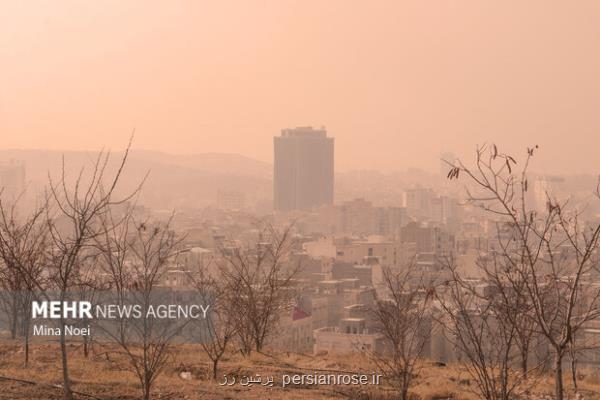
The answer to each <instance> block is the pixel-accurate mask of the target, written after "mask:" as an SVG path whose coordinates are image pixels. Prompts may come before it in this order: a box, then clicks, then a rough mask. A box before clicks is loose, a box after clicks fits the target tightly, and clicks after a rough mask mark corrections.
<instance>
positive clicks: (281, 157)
mask: <svg viewBox="0 0 600 400" xmlns="http://www.w3.org/2000/svg"><path fill="white" fill-rule="evenodd" d="M273 142H274V149H275V171H274V177H273V189H274V191H273V192H274V206H275V209H276V210H279V211H289V210H296V209H307V208H312V207H316V206H320V205H324V204H333V138H331V137H327V131H326V130H325V129H313V128H312V127H300V128H294V129H283V130H282V131H281V136H276V137H274V138H273Z"/></svg>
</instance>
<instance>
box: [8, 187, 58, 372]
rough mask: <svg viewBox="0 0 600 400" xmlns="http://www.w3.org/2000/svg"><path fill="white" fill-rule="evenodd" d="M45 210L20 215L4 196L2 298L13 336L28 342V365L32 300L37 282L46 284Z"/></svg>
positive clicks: (46, 243)
mask: <svg viewBox="0 0 600 400" xmlns="http://www.w3.org/2000/svg"><path fill="white" fill-rule="evenodd" d="M44 213H45V209H44V207H39V208H37V209H35V210H34V211H33V212H31V213H30V214H25V215H23V216H20V215H19V214H18V212H17V209H16V204H12V205H8V204H7V203H5V202H3V201H2V198H1V193H0V260H1V261H0V283H1V285H2V286H1V287H2V289H3V291H2V293H1V296H0V299H1V300H2V305H3V308H4V309H5V313H6V315H8V316H9V324H10V327H11V335H12V337H13V339H14V338H16V337H17V335H18V334H19V332H20V336H22V337H23V340H24V347H25V351H24V356H25V365H27V364H28V362H29V338H30V322H31V301H32V300H33V299H34V297H35V295H36V292H37V291H36V282H37V283H42V284H43V279H44V278H43V275H42V272H43V269H44V266H45V261H46V256H47V250H48V235H47V230H46V224H45V223H44V218H43V215H44Z"/></svg>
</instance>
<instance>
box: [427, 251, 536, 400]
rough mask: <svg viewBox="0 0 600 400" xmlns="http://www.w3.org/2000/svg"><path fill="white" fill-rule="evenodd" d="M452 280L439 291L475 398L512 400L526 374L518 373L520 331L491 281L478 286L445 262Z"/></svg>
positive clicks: (445, 322)
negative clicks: (516, 366)
mask: <svg viewBox="0 0 600 400" xmlns="http://www.w3.org/2000/svg"><path fill="white" fill-rule="evenodd" d="M446 268H447V269H448V270H449V271H450V272H451V279H450V280H449V281H448V282H446V283H445V284H444V285H440V286H439V287H438V288H437V290H436V297H437V299H438V304H439V305H440V308H441V310H442V315H441V316H440V317H438V322H439V323H441V324H443V325H444V330H445V332H446V335H447V338H448V340H449V341H450V342H451V343H452V344H453V345H454V347H455V349H456V351H457V356H458V359H459V361H460V362H461V363H462V364H463V365H464V366H465V367H466V370H467V372H468V373H469V375H470V376H471V378H473V380H474V381H475V383H476V392H477V394H478V395H479V396H480V397H481V398H484V399H486V400H508V399H511V398H513V396H514V395H515V394H516V392H517V391H518V390H519V386H520V385H521V384H522V383H523V382H524V380H525V377H526V373H527V371H522V370H515V369H514V368H512V367H513V365H514V364H515V361H516V359H517V357H518V355H520V353H519V352H516V351H515V350H517V348H518V346H517V336H518V332H517V327H516V324H515V323H514V321H513V319H511V318H510V317H509V315H511V313H512V312H513V310H512V309H507V302H505V301H504V300H505V299H504V298H503V297H502V296H503V294H501V293H500V292H499V290H498V288H497V287H495V286H494V285H493V284H490V282H478V283H479V284H481V283H483V285H478V283H474V282H472V281H470V280H467V279H464V278H462V277H461V275H460V273H459V272H458V269H457V267H456V265H455V264H454V262H453V260H452V258H448V259H447V260H446Z"/></svg>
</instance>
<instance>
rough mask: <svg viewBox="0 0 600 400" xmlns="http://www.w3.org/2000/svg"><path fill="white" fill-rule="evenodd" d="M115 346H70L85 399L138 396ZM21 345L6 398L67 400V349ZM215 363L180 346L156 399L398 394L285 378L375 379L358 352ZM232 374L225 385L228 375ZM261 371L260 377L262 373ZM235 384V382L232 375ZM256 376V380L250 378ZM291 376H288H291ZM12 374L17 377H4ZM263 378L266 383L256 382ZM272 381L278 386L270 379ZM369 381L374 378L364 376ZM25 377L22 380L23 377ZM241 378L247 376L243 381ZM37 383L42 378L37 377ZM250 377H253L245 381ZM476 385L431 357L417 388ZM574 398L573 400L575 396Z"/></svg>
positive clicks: (457, 391)
mask: <svg viewBox="0 0 600 400" xmlns="http://www.w3.org/2000/svg"><path fill="white" fill-rule="evenodd" d="M115 350H116V349H114V348H107V347H104V346H102V345H99V344H96V345H94V347H93V349H92V351H91V352H90V355H89V357H88V358H85V357H84V354H83V349H82V348H81V346H79V345H76V344H71V345H69V351H70V357H69V358H70V360H69V364H70V373H71V380H72V388H73V390H75V391H77V392H80V393H81V394H80V395H77V396H76V398H78V399H92V398H95V399H111V400H112V399H120V400H126V399H139V398H140V393H141V392H140V386H139V383H138V381H137V377H136V375H135V374H134V373H133V372H132V370H131V369H130V368H129V367H128V365H127V362H126V359H125V358H124V357H122V356H119V355H118V354H116V353H115ZM23 361H24V353H23V349H22V346H21V345H20V344H18V343H13V342H11V341H3V342H1V343H0V399H11V400H17V399H23V400H25V399H27V400H34V399H35V400H50V399H61V390H60V385H61V383H62V375H61V367H60V355H59V348H58V345H57V344H55V343H43V344H42V343H39V344H34V345H32V348H31V355H30V362H29V365H28V367H27V368H25V367H24V362H23ZM210 371H211V364H210V363H209V360H208V358H207V357H206V356H205V355H204V354H203V352H202V350H201V348H200V347H198V346H193V345H185V346H180V347H178V348H177V349H176V351H175V352H174V354H173V357H172V358H171V360H170V362H169V363H168V365H167V367H166V369H165V370H164V372H163V373H162V374H161V375H160V377H159V378H158V379H157V381H156V383H155V386H154V390H153V396H152V398H153V399H155V400H162V399H164V400H166V399H170V400H179V399H189V400H196V399H198V400H199V399H202V400H221V399H250V400H253V399H256V400H258V399H260V400H271V399H273V400H275V399H286V400H287V399H291V400H293V399H316V400H319V399H359V400H388V399H395V398H397V396H396V395H395V393H394V391H393V389H392V388H391V387H390V386H388V385H387V384H386V382H385V381H384V380H381V382H380V384H377V385H375V384H367V385H344V384H339V385H335V384H333V385H310V384H308V383H307V382H305V383H304V384H297V385H290V386H288V387H283V382H284V379H291V377H293V376H302V375H306V374H308V375H311V374H312V375H314V374H320V375H336V376H337V375H350V374H354V373H362V374H364V375H366V376H368V377H369V378H368V379H369V383H372V375H373V373H374V368H373V366H372V365H371V364H370V363H369V362H368V360H366V359H364V358H362V357H359V356H346V357H343V356H332V355H320V356H313V355H300V354H293V353H274V354H270V355H263V354H254V355H253V356H251V357H249V358H244V357H242V356H241V355H239V354H231V355H228V356H227V357H226V358H225V359H224V360H223V361H222V363H221V364H220V366H219V379H218V380H217V381H216V382H215V381H213V380H212V379H211V377H210ZM225 374H226V375H227V383H229V384H230V385H223V383H225V379H224V375H225ZM259 376H260V378H259ZM234 377H235V378H236V382H235V383H233V378H234ZM244 377H250V378H252V379H254V380H255V382H254V383H252V384H250V382H248V381H247V380H244V379H247V378H244ZM286 377H287V378H286ZM4 378H11V379H4ZM581 378H582V379H581V381H580V387H581V388H582V389H583V390H582V393H583V395H584V397H583V398H584V399H586V400H587V399H589V400H600V375H598V374H593V373H588V374H586V373H582V377H581ZM257 379H260V380H261V383H259V382H256V381H257ZM270 379H272V380H273V382H272V386H271V385H270V384H269V380H270ZM365 379H367V378H365ZM18 380H21V381H18ZM240 380H241V382H240ZM34 382H35V383H34ZM243 383H246V385H244V384H243ZM473 385H474V383H473V380H472V379H471V378H470V377H469V375H468V374H467V372H466V371H464V370H462V369H460V368H459V367H457V366H452V365H450V366H438V365H435V364H433V363H429V362H425V363H424V367H423V368H422V369H421V370H420V371H419V374H418V376H417V377H416V378H415V380H414V387H413V389H412V393H413V394H414V395H415V399H421V400H433V399H435V400H441V399H448V398H451V399H456V400H477V399H478V398H479V396H477V395H475V394H474V386H473ZM527 389H528V390H529V391H530V394H527V395H523V396H521V398H523V399H551V398H552V397H551V396H549V394H550V393H551V390H552V381H551V379H550V378H549V377H541V378H538V379H537V380H536V382H535V383H531V384H528V387H527ZM572 398H574V397H573V396H572Z"/></svg>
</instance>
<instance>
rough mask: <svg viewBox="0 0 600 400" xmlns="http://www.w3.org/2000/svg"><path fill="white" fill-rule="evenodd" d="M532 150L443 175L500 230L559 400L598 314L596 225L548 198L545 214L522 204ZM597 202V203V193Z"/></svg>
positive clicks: (483, 156)
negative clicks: (460, 182)
mask: <svg viewBox="0 0 600 400" xmlns="http://www.w3.org/2000/svg"><path fill="white" fill-rule="evenodd" d="M536 150H537V146H535V147H533V148H529V149H527V155H526V158H525V161H524V162H523V166H522V167H521V169H520V170H519V171H515V168H516V165H517V161H516V160H515V159H514V158H513V157H511V156H510V155H507V154H503V153H500V152H499V151H498V149H497V147H496V146H495V145H492V146H489V147H487V148H486V147H482V148H479V149H478V150H477V154H476V162H475V166H474V167H468V166H466V165H465V164H463V163H462V162H461V161H460V160H458V161H457V162H456V163H455V164H453V165H452V169H451V170H450V172H449V174H448V177H449V178H451V179H452V178H458V177H459V176H465V177H466V178H467V180H468V182H469V185H470V186H471V188H472V189H467V193H468V196H469V199H470V201H471V202H473V203H474V204H476V205H478V206H479V207H481V208H482V209H483V210H484V211H485V212H486V213H487V214H488V215H490V216H493V217H494V218H496V219H497V220H498V221H499V222H500V223H501V224H502V226H503V227H504V228H505V234H503V235H498V237H497V241H496V243H497V246H498V249H497V251H498V252H499V253H500V254H501V255H502V257H503V259H504V263H505V265H506V268H507V269H508V272H507V275H510V276H516V277H518V281H519V282H520V283H521V284H522V285H523V287H522V292H523V293H524V294H525V295H526V296H527V302H528V304H530V305H531V309H532V315H533V318H534V320H535V324H536V329H538V330H539V331H540V333H541V334H542V335H543V336H544V337H545V338H546V339H547V341H548V343H549V345H550V347H551V348H552V350H553V355H554V372H555V395H556V398H557V399H558V400H562V399H563V398H564V385H563V369H562V368H563V359H564V357H565V355H567V353H568V351H569V347H570V346H571V344H572V342H573V341H574V340H575V337H576V335H577V332H578V331H580V330H581V329H582V328H583V327H584V326H585V325H586V324H588V323H589V322H590V321H592V320H594V319H596V318H597V317H598V316H600V307H599V306H600V304H599V297H600V291H598V289H596V288H594V286H593V285H592V284H591V283H592V282H591V280H590V276H591V273H592V272H593V271H594V269H595V268H596V267H597V266H596V263H595V261H594V257H593V255H594V254H595V253H596V252H597V249H598V241H599V239H600V225H599V224H589V223H585V222H584V221H582V218H581V212H580V211H577V210H569V208H568V201H564V202H559V201H557V200H556V199H554V198H553V197H552V194H551V193H547V194H546V209H545V210H543V211H542V210H535V209H534V208H533V207H532V206H531V205H530V204H529V203H530V202H528V200H527V198H528V191H529V179H528V166H529V164H530V161H531V159H532V157H533V155H534V152H535V151H536ZM595 194H596V196H597V197H600V192H599V189H598V187H597V188H596V193H595Z"/></svg>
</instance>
